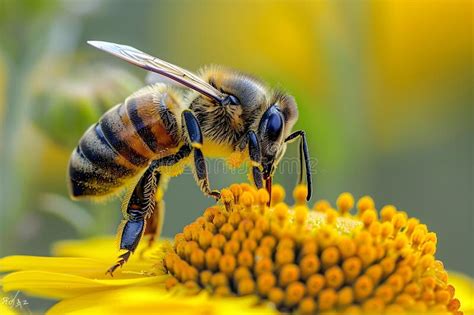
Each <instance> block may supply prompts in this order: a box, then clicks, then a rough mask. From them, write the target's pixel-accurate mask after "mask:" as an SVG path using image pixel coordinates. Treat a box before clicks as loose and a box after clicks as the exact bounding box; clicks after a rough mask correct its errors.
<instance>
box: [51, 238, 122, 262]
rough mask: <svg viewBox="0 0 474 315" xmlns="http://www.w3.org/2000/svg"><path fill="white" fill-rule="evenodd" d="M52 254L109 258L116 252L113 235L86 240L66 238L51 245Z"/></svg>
mask: <svg viewBox="0 0 474 315" xmlns="http://www.w3.org/2000/svg"><path fill="white" fill-rule="evenodd" d="M52 252H53V255H54V256H73V257H89V258H97V259H103V260H109V259H110V257H114V255H116V254H117V244H116V241H115V237H112V236H102V237H94V238H89V239H86V240H66V241H60V242H57V243H55V244H54V245H53V249H52Z"/></svg>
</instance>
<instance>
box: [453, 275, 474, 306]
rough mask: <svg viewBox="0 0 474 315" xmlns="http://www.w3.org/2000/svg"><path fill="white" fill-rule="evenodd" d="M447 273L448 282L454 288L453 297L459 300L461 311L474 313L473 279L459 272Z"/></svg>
mask: <svg viewBox="0 0 474 315" xmlns="http://www.w3.org/2000/svg"><path fill="white" fill-rule="evenodd" d="M448 274H449V281H448V282H449V284H451V285H452V286H453V287H454V288H455V290H456V292H455V294H454V297H455V298H457V299H459V301H460V302H461V311H463V312H464V314H474V279H472V278H470V277H469V276H467V275H464V274H462V273H459V272H453V271H450V272H449V273H448Z"/></svg>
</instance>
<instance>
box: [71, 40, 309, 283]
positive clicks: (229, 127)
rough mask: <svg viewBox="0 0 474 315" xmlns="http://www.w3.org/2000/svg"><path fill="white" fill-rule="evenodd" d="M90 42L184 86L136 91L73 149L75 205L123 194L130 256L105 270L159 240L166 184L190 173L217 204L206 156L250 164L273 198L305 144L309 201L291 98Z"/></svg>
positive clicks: (223, 73)
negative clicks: (290, 149) (295, 145)
mask: <svg viewBox="0 0 474 315" xmlns="http://www.w3.org/2000/svg"><path fill="white" fill-rule="evenodd" d="M88 43H89V44H90V45H92V46H94V47H96V48H98V49H101V50H103V51H105V52H108V53H110V54H112V55H115V56H117V57H119V58H121V59H123V60H126V61H128V62H130V63H132V64H134V65H136V66H138V67H141V68H143V69H145V70H148V71H151V72H155V73H157V74H159V75H161V76H163V77H166V78H167V79H170V80H172V81H173V82H176V83H178V84H179V85H181V86H184V87H185V89H184V92H183V88H177V87H176V86H175V85H174V84H164V83H155V84H152V85H149V86H146V87H144V88H142V89H140V90H138V91H137V92H135V93H133V94H132V95H131V96H129V97H128V98H127V99H126V100H125V101H124V102H123V103H121V104H118V105H116V106H115V107H113V108H111V109H110V110H108V111H107V112H106V113H105V114H104V115H103V116H102V117H101V118H100V119H99V121H98V122H97V123H95V124H94V125H92V126H91V127H90V128H89V129H88V130H87V131H86V132H85V133H84V135H83V136H82V138H81V139H80V140H79V144H78V146H77V147H76V148H75V150H74V151H73V152H72V155H71V158H70V161H69V174H68V175H69V177H68V178H69V188H70V195H71V197H72V198H73V199H83V198H89V199H92V200H101V199H102V200H103V199H106V198H110V197H113V196H115V195H117V194H119V193H120V192H122V191H124V190H125V191H126V193H125V197H124V199H123V202H122V212H123V220H122V223H121V226H120V228H119V232H118V237H119V239H120V250H121V252H123V254H121V255H120V256H119V257H118V259H117V262H116V263H115V264H114V265H113V266H112V267H110V269H108V270H107V272H108V273H110V274H111V275H112V274H113V272H114V271H115V270H116V269H117V268H118V267H121V266H122V265H123V264H124V263H126V261H127V260H128V259H129V257H130V255H131V254H132V253H133V252H134V251H135V249H136V248H137V245H138V243H139V242H140V239H141V237H142V236H143V235H150V236H151V238H150V240H152V239H153V237H154V236H157V235H159V233H160V230H161V225H162V223H163V216H164V207H163V203H162V200H161V199H160V198H159V196H158V195H159V194H158V193H157V192H158V191H159V190H160V189H164V187H165V185H166V183H167V181H168V179H169V177H171V176H176V175H179V174H180V173H182V172H183V170H184V168H185V167H186V166H191V169H192V172H193V175H194V177H195V180H196V182H197V184H198V186H199V188H200V189H201V191H202V192H203V193H204V194H205V195H207V196H210V197H213V198H215V199H216V200H219V198H220V193H219V191H218V190H213V189H211V187H210V184H209V179H208V172H207V166H206V162H205V158H204V157H205V156H206V157H217V158H226V159H228V161H232V165H234V166H236V167H237V166H240V165H241V164H243V163H246V164H247V165H248V166H249V177H250V178H251V180H252V181H253V183H254V184H255V186H256V187H257V188H263V187H265V189H266V190H267V191H268V192H269V194H270V195H271V187H272V177H273V174H274V172H275V169H276V167H277V165H278V163H279V161H280V160H281V158H282V157H283V155H284V153H285V150H286V146H287V143H288V142H291V141H293V140H296V139H299V155H300V174H299V182H300V183H302V182H303V172H304V173H305V174H306V185H307V188H308V194H307V199H308V200H309V199H310V198H311V190H312V189H311V185H312V184H311V183H312V180H311V170H310V158H309V152H308V145H307V141H306V136H305V133H304V131H302V130H299V131H294V132H292V128H293V126H294V124H295V122H296V120H297V118H298V110H297V105H296V102H295V100H294V98H293V97H291V96H290V95H288V94H285V93H283V92H280V91H276V90H272V89H270V88H269V87H268V86H267V85H266V84H264V83H263V82H262V81H260V80H258V79H256V78H254V77H252V76H249V75H246V74H243V73H240V72H238V71H235V70H230V69H227V68H224V67H218V66H211V67H205V68H203V69H202V70H200V72H199V75H196V74H194V73H191V72H189V71H187V70H185V69H182V68H180V67H178V66H175V65H173V64H170V63H168V62H165V61H163V60H160V59H158V58H156V57H153V56H150V55H148V54H146V53H144V52H142V51H140V50H138V49H135V48H133V47H130V46H125V45H119V44H114V43H108V42H102V41H89V42H88Z"/></svg>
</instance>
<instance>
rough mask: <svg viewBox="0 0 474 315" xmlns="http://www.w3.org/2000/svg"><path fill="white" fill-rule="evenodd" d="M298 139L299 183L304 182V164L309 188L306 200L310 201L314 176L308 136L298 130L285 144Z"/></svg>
mask: <svg viewBox="0 0 474 315" xmlns="http://www.w3.org/2000/svg"><path fill="white" fill-rule="evenodd" d="M296 138H299V139H300V149H299V152H300V154H299V157H300V174H299V180H298V183H299V184H301V183H302V182H303V164H304V168H305V170H306V185H307V187H308V195H307V196H306V200H310V199H311V193H312V177H311V176H312V175H311V164H310V160H309V151H308V143H307V142H306V135H305V133H304V131H303V130H298V131H295V132H293V133H292V134H290V135H289V136H288V137H287V138H286V139H285V142H292V141H293V140H295V139H296ZM303 160H304V161H303ZM303 162H304V163H303Z"/></svg>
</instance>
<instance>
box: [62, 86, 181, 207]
mask: <svg viewBox="0 0 474 315" xmlns="http://www.w3.org/2000/svg"><path fill="white" fill-rule="evenodd" d="M172 93H173V92H172V91H169V90H168V89H167V88H165V87H164V86H162V85H156V86H154V87H152V88H145V89H144V90H143V91H142V90H140V91H139V92H137V93H135V94H134V95H132V96H131V97H129V98H128V99H127V100H126V101H125V102H124V103H123V104H119V105H117V106H115V107H113V108H112V109H110V110H109V111H108V112H106V113H105V114H104V115H103V116H102V117H101V118H100V120H99V122H98V123H96V124H95V125H93V126H91V127H90V128H89V129H88V130H87V131H86V132H85V133H84V135H83V136H82V138H81V140H80V141H79V145H78V146H77V148H76V149H75V150H74V151H73V153H72V155H71V158H70V161H69V179H70V191H71V195H72V197H75V198H79V197H100V196H107V195H110V194H113V193H115V192H116V191H118V190H120V189H121V188H122V187H123V186H124V185H125V184H126V182H127V181H128V180H129V179H130V178H132V177H134V176H136V175H137V174H139V173H140V172H141V171H142V170H143V169H144V168H146V167H147V166H148V164H149V162H150V161H151V160H154V159H157V158H160V157H163V156H167V155H169V154H172V153H173V152H174V151H173V149H175V148H177V147H178V145H179V143H180V141H181V138H180V129H179V128H178V126H177V121H176V117H177V116H178V117H179V115H180V108H181V107H180V105H179V104H177V103H176V102H175V98H173V97H172Z"/></svg>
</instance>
